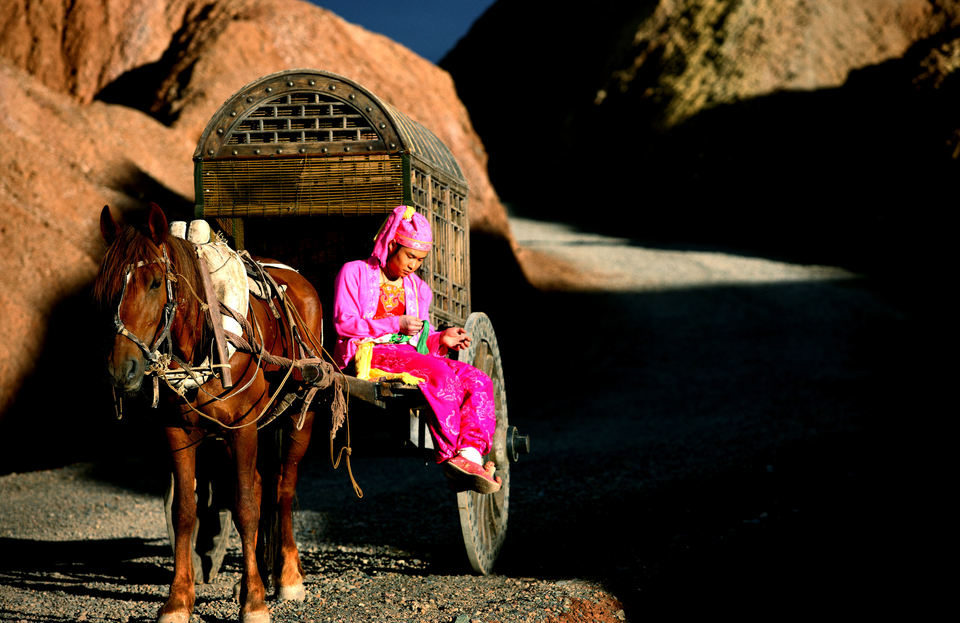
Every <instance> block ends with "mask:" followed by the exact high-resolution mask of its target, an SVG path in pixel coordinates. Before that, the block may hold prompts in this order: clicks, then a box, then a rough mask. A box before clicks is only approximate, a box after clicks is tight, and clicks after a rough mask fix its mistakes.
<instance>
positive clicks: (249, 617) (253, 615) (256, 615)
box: [240, 612, 270, 623]
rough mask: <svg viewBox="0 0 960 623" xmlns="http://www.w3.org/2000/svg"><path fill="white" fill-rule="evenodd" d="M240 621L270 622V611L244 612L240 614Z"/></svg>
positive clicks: (245, 622)
mask: <svg viewBox="0 0 960 623" xmlns="http://www.w3.org/2000/svg"><path fill="white" fill-rule="evenodd" d="M240 623H270V613H269V612H244V613H243V614H241V615H240Z"/></svg>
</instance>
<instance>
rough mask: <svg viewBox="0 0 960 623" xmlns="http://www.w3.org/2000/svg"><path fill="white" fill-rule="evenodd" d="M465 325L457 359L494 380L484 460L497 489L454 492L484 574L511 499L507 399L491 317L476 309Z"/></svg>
mask: <svg viewBox="0 0 960 623" xmlns="http://www.w3.org/2000/svg"><path fill="white" fill-rule="evenodd" d="M464 328H465V329H466V330H467V332H469V333H470V335H471V338H472V340H471V345H470V348H469V349H466V350H463V351H459V352H458V353H457V355H458V357H457V359H458V360H459V361H463V362H465V363H469V364H471V365H473V366H474V367H476V368H478V369H480V370H482V371H483V372H484V373H486V374H487V376H489V377H490V380H491V381H493V394H494V401H495V404H496V413H497V428H496V431H495V432H494V435H493V444H492V448H491V450H490V452H489V454H487V456H486V457H484V461H486V460H492V461H493V462H495V463H496V465H497V475H498V476H500V478H501V479H502V481H503V483H502V485H501V487H500V490H499V491H497V492H496V493H491V494H488V495H480V494H479V493H475V492H473V491H462V492H460V493H458V494H457V507H458V509H459V511H460V528H461V532H462V535H463V542H464V546H465V547H466V550H467V557H468V559H469V560H470V566H471V567H473V570H474V571H476V572H477V573H480V574H483V575H486V574H488V573H490V572H491V571H492V569H493V565H494V562H495V561H496V559H497V555H498V554H499V553H500V549H501V547H502V546H503V541H504V539H505V538H506V531H507V516H508V511H509V500H510V459H509V456H508V454H507V430H508V427H509V426H508V420H507V402H506V393H505V391H504V386H503V368H502V365H501V363H500V349H499V346H498V344H497V337H496V335H495V334H494V332H493V325H492V324H491V323H490V319H489V318H488V317H487V316H486V314H483V313H479V312H475V313H473V314H470V317H469V318H467V322H466V325H465V327H464Z"/></svg>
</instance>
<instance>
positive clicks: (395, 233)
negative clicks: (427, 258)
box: [372, 206, 433, 266]
mask: <svg viewBox="0 0 960 623" xmlns="http://www.w3.org/2000/svg"><path fill="white" fill-rule="evenodd" d="M373 240H374V243H373V254H372V255H373V257H375V258H377V260H379V261H380V266H386V265H387V255H389V252H390V249H389V244H390V242H391V241H396V242H397V244H399V245H401V246H404V247H409V248H411V249H416V250H417V251H429V250H430V248H431V246H433V232H431V231H430V222H429V221H427V219H426V217H425V216H423V215H422V214H420V213H419V212H417V211H416V210H415V209H414V208H411V207H407V206H397V207H396V208H394V209H393V212H391V213H390V215H389V216H387V220H385V221H384V222H383V225H381V226H380V231H379V232H377V235H376V236H375V237H374V239H373Z"/></svg>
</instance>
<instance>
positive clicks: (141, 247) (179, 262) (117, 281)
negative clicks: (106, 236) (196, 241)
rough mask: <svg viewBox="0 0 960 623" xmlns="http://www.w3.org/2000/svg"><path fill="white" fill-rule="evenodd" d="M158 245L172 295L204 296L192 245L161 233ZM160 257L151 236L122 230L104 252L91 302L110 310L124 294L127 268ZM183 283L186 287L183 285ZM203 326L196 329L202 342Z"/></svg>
mask: <svg viewBox="0 0 960 623" xmlns="http://www.w3.org/2000/svg"><path fill="white" fill-rule="evenodd" d="M161 243H162V244H163V245H164V246H165V247H166V248H167V255H168V256H169V258H170V264H171V266H172V269H173V273H174V274H175V275H176V279H177V283H176V284H175V288H174V291H175V292H179V293H181V295H182V294H184V293H186V294H187V299H188V300H190V299H191V298H192V297H193V295H192V294H189V292H190V291H191V290H192V291H193V292H195V293H201V292H203V286H202V283H203V282H202V278H201V276H200V264H199V262H198V261H197V256H196V251H195V250H194V247H193V243H191V242H188V241H186V240H183V239H181V238H177V237H175V236H171V235H170V234H169V233H168V232H164V234H163V240H162V241H161ZM161 257H162V253H161V251H160V248H159V247H158V246H157V245H156V244H154V242H153V240H152V238H151V237H150V235H148V234H146V233H143V232H141V231H140V230H139V229H137V228H136V227H133V226H132V225H127V226H125V227H124V228H123V229H122V230H121V231H120V232H119V234H118V235H117V237H116V239H115V240H114V241H113V243H112V244H111V245H110V246H109V247H108V248H107V252H106V254H104V256H103V260H101V262H100V270H99V272H98V273H97V278H96V280H95V281H94V283H93V299H94V302H95V303H96V304H97V305H98V306H99V307H100V308H101V309H102V310H112V309H114V308H115V306H116V305H118V304H119V299H120V293H121V292H122V291H123V285H124V280H125V277H126V272H127V267H128V266H129V265H130V264H136V263H137V262H141V261H145V262H149V261H153V260H156V259H158V258H161ZM184 280H186V281H187V283H183V282H184ZM205 324H206V323H202V324H201V326H200V327H199V333H198V338H199V340H202V339H203V333H204V329H205Z"/></svg>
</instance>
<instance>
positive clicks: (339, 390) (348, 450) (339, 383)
mask: <svg viewBox="0 0 960 623" xmlns="http://www.w3.org/2000/svg"><path fill="white" fill-rule="evenodd" d="M334 384H335V386H336V389H335V391H334V398H333V400H334V404H333V405H331V410H332V411H334V413H337V412H338V411H339V408H338V405H337V402H338V401H340V403H341V404H342V409H343V416H344V422H345V423H346V425H347V426H346V428H347V439H346V443H345V444H344V446H343V447H342V448H340V452H339V453H337V458H336V460H334V458H333V441H334V438H335V437H336V434H337V432H336V430H333V431H331V432H330V464H331V465H333V469H339V468H340V461H341V459H343V458H344V455H346V459H347V475H348V476H349V477H350V484H351V485H353V492H354V493H355V494H356V496H357V497H358V498H361V499H362V498H363V489H361V488H360V484H359V483H358V482H357V479H356V478H354V476H353V467H352V466H351V465H350V455H352V454H353V447H352V446H351V445H350V418H349V417H347V404H348V403H349V398H346V399H344V391H343V377H342V376H338V377H336V380H335V381H334ZM346 395H347V396H349V394H346Z"/></svg>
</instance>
